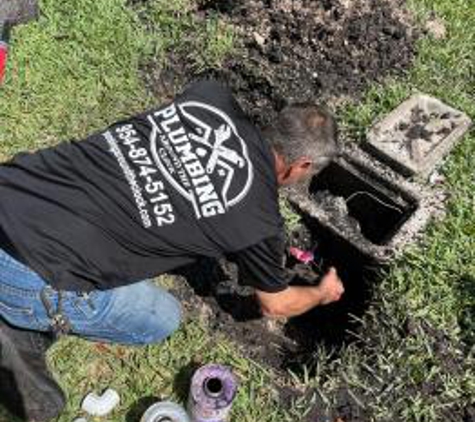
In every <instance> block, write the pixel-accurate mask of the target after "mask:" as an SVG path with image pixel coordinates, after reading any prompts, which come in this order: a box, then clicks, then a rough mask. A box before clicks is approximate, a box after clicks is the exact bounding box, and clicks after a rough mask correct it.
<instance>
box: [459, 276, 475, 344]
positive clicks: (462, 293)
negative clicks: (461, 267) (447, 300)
mask: <svg viewBox="0 0 475 422" xmlns="http://www.w3.org/2000/svg"><path fill="white" fill-rule="evenodd" d="M457 287H458V297H459V301H460V309H461V310H460V313H459V316H458V322H459V325H460V329H461V332H462V341H463V342H464V343H465V345H466V347H467V349H468V350H470V349H471V348H472V347H473V346H474V345H475V278H474V277H472V276H471V275H469V274H464V275H463V276H462V277H461V278H460V279H459V281H458V283H457Z"/></svg>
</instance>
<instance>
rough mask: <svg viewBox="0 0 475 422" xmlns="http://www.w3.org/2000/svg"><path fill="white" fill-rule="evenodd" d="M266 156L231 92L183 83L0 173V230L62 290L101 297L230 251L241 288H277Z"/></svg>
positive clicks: (277, 235) (273, 192) (270, 163)
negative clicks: (168, 95)
mask: <svg viewBox="0 0 475 422" xmlns="http://www.w3.org/2000/svg"><path fill="white" fill-rule="evenodd" d="M277 195H278V193H277V181H276V176H275V171H274V157H273V154H272V151H271V149H270V147H269V146H268V144H267V143H266V142H265V141H264V140H263V139H262V137H261V134H260V132H259V131H258V130H257V129H256V128H255V127H254V125H252V124H251V122H250V121H249V120H248V118H247V117H246V115H245V114H244V113H243V111H242V110H241V108H240V107H239V105H238V104H237V102H236V101H235V100H234V98H233V97H232V95H231V93H230V91H229V90H228V89H227V88H225V87H223V86H221V85H220V84H218V83H216V82H214V81H200V82H197V83H195V84H194V85H191V86H190V87H189V88H188V89H186V90H185V91H184V92H183V93H182V94H181V95H179V96H177V97H176V99H175V100H174V101H173V102H172V103H169V104H166V105H164V106H161V107H159V108H156V109H153V110H150V111H148V112H145V113H142V114H140V115H138V116H135V117H133V118H131V119H128V120H124V121H121V122H118V123H116V124H114V125H112V126H110V127H109V128H108V129H107V130H106V131H103V132H99V133H96V134H94V135H92V136H90V137H88V138H87V139H85V140H82V141H71V142H66V143H62V144H59V145H57V146H55V147H52V148H47V149H44V150H40V151H37V152H35V153H31V154H30V153H22V154H18V155H17V156H15V157H14V158H13V160H11V161H10V162H8V163H5V164H3V165H2V166H0V198H1V200H0V225H1V227H2V228H3V230H4V231H5V233H6V235H7V236H8V238H9V239H10V240H11V242H12V243H13V245H14V247H15V249H16V250H17V251H18V254H19V256H20V257H21V258H22V259H23V260H24V261H25V262H26V263H27V264H28V265H29V266H30V267H31V268H33V269H34V270H35V271H37V272H38V273H39V274H40V275H42V276H43V277H44V278H45V280H47V281H48V282H49V283H51V285H53V286H54V287H56V288H60V289H64V290H78V291H87V290H91V289H95V288H98V289H107V288H113V287H117V286H120V285H124V284H128V283H133V282H137V281H140V280H142V279H145V278H150V277H153V276H156V275H158V274H161V273H164V272H166V271H168V270H171V269H174V268H177V267H179V266H182V265H185V264H189V263H191V262H193V261H195V260H196V259H197V258H199V257H203V256H206V257H216V258H219V257H221V256H223V255H225V254H227V253H232V254H233V255H234V256H235V258H236V259H237V261H238V264H239V266H240V267H241V268H242V269H243V271H244V272H245V274H246V279H247V280H248V282H249V284H252V285H254V286H255V287H257V288H258V289H261V290H264V291H269V292H274V291H279V290H282V289H283V288H285V287H286V276H285V272H284V270H283V268H282V262H281V259H282V256H283V248H284V246H283V245H284V242H283V240H282V235H281V234H282V232H283V222H282V218H281V216H280V213H279V207H278V196H277Z"/></svg>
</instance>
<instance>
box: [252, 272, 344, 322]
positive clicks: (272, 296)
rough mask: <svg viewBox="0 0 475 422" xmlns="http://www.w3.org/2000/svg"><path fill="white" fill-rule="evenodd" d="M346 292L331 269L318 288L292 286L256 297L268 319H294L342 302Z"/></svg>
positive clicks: (258, 292) (259, 291)
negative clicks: (322, 307) (313, 309)
mask: <svg viewBox="0 0 475 422" xmlns="http://www.w3.org/2000/svg"><path fill="white" fill-rule="evenodd" d="M344 292H345V289H344V287H343V283H342V282H341V280H340V277H338V274H337V272H336V270H335V268H331V269H330V270H329V271H328V273H327V274H325V276H324V277H323V279H322V281H321V282H320V284H319V285H318V286H311V287H303V286H290V287H287V288H286V289H285V290H282V291H280V292H276V293H267V292H263V291H261V290H257V291H256V295H257V297H258V299H259V302H260V304H261V309H262V313H263V314H264V315H265V316H268V317H273V318H277V317H292V316H297V315H300V314H303V313H305V312H307V311H308V310H310V309H312V308H314V307H315V306H319V305H328V304H330V303H332V302H336V301H338V300H340V298H341V296H342V295H343V293H344Z"/></svg>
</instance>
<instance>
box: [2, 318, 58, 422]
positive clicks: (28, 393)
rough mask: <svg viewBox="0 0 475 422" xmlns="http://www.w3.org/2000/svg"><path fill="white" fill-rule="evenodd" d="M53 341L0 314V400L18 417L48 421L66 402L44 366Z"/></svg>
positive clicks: (38, 421)
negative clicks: (46, 354)
mask: <svg viewBox="0 0 475 422" xmlns="http://www.w3.org/2000/svg"><path fill="white" fill-rule="evenodd" d="M52 342H53V341H52V339H51V338H50V337H48V336H47V335H46V334H43V333H39V332H34V331H27V330H22V329H19V328H14V327H12V326H10V325H8V324H7V323H6V322H5V321H4V320H3V319H2V318H1V317H0V403H1V404H3V405H4V406H5V407H6V408H7V409H8V410H9V411H10V412H11V413H13V414H14V415H15V416H17V417H19V418H21V419H25V420H27V421H31V422H33V421H34V422H44V421H49V420H51V419H53V418H55V417H57V416H58V415H59V414H60V413H61V412H62V410H63V408H64V406H65V397H64V394H63V392H62V391H61V388H60V387H59V385H58V384H57V383H56V382H55V381H54V379H53V378H52V377H51V375H50V373H49V371H48V368H47V366H46V361H45V352H46V350H47V349H48V347H49V345H51V343H52Z"/></svg>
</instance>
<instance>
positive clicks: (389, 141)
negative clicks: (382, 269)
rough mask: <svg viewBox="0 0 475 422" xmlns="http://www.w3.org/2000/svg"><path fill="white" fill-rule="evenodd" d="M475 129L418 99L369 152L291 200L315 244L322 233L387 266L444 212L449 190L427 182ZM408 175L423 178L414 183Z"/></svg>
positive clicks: (291, 194) (384, 126)
mask: <svg viewBox="0 0 475 422" xmlns="http://www.w3.org/2000/svg"><path fill="white" fill-rule="evenodd" d="M470 123H471V122H470V119H469V118H468V117H467V116H466V115H465V114H463V113H461V112H460V111H458V110H455V109H453V108H451V107H449V106H446V105H444V104H443V103H441V102H440V101H439V100H436V99H433V98H431V97H428V96H425V95H416V96H414V97H411V98H410V99H409V100H407V101H405V102H404V103H402V104H401V105H400V106H399V107H398V108H396V109H395V110H394V111H393V112H392V113H390V114H389V115H388V116H387V117H386V118H385V119H383V120H382V121H381V122H378V123H377V124H376V125H374V126H373V127H372V128H371V129H370V131H369V136H368V142H367V144H366V145H363V148H364V150H363V148H360V147H359V146H357V145H349V146H347V147H345V149H344V151H343V153H342V154H341V155H340V156H339V157H338V158H337V159H335V160H334V161H333V162H332V163H331V164H330V165H329V166H328V167H326V168H325V169H324V170H322V171H321V172H320V173H319V174H317V175H316V176H314V177H313V179H312V180H311V181H310V183H309V184H308V185H307V186H306V187H304V188H302V187H299V188H290V189H288V190H287V191H286V196H287V197H288V199H289V201H290V202H291V203H292V204H293V205H294V206H295V207H296V209H297V210H298V211H299V212H300V213H301V215H302V216H303V217H304V220H305V221H306V225H310V226H312V227H314V228H315V230H316V231H317V233H315V237H316V238H318V236H319V233H318V232H319V231H320V232H321V233H322V234H326V236H327V238H328V234H329V233H330V234H331V235H332V236H334V237H335V239H334V241H333V242H331V243H333V244H334V243H335V241H336V238H338V239H339V241H340V242H341V241H346V243H348V244H350V245H351V246H352V247H354V248H355V249H356V250H358V251H359V252H361V253H362V254H364V256H366V257H368V258H370V259H371V262H373V263H375V264H383V263H385V262H387V261H388V260H389V259H391V258H393V257H394V256H395V255H396V254H397V253H398V252H399V251H401V250H402V249H403V247H404V246H406V245H407V244H409V243H411V242H413V241H414V240H415V239H416V238H417V235H418V234H419V233H420V232H421V231H422V229H423V228H424V227H425V226H426V224H427V222H428V221H429V219H430V217H431V216H432V215H434V214H437V213H440V212H441V211H442V209H443V199H442V198H443V197H444V196H445V195H444V193H443V192H442V189H440V188H439V187H434V186H430V185H429V183H428V182H426V181H425V180H424V179H423V178H422V177H426V176H427V175H428V174H429V173H430V172H431V171H433V170H434V168H435V166H436V165H437V164H438V163H439V162H440V161H441V159H442V158H443V156H444V155H445V154H447V153H448V152H449V150H450V149H451V148H452V147H453V146H454V145H455V142H456V141H457V140H459V139H460V138H461V137H462V136H463V135H464V134H465V132H466V131H467V130H468V128H469V127H470ZM368 146H369V148H367V147H368ZM416 164H417V165H416ZM409 175H419V176H421V177H419V178H415V179H414V180H409V179H408V178H407V177H408V176H409ZM317 241H318V239H317ZM334 253H337V251H334Z"/></svg>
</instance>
